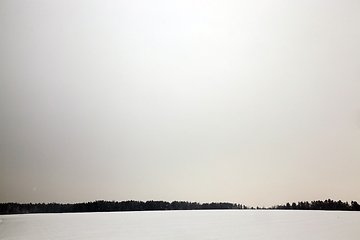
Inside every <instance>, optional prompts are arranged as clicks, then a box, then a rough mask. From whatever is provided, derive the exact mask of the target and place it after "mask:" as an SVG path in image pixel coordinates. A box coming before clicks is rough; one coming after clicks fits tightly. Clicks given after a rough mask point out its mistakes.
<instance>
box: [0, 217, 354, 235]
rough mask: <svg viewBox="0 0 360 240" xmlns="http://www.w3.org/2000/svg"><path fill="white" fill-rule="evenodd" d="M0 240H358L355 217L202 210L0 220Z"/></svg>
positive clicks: (3, 218)
mask: <svg viewBox="0 0 360 240" xmlns="http://www.w3.org/2000/svg"><path fill="white" fill-rule="evenodd" d="M0 219H1V220H2V221H1V220H0V239H8V240H10V239H11V240H16V239H19V240H20V239H30V240H33V239H36V240H41V239H63V240H66V239H69V240H70V239H71V240H78V239H87V240H88V239H96V240H98V239H126V240H131V239H157V240H158V239H187V240H189V239H223V240H225V239H270V240H281V239H284V240H285V239H286V240H289V239H291V240H299V239H306V240H310V239H314V240H315V239H316V240H321V239H326V240H331V239H341V240H345V239H346V240H355V239H356V240H358V239H360V227H359V226H360V212H341V211H292V210H282V211H281V210H202V211H195V210H189V211H153V212H108V213H63V214H25V215H0Z"/></svg>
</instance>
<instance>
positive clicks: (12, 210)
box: [0, 199, 360, 214]
mask: <svg viewBox="0 0 360 240" xmlns="http://www.w3.org/2000/svg"><path fill="white" fill-rule="evenodd" d="M201 209H255V208H254V207H248V206H246V205H243V204H237V203H226V202H219V203H215V202H212V203H197V202H186V201H174V202H171V203H170V202H165V201H146V202H142V201H133V200H132V201H122V202H117V201H103V200H101V201H95V202H87V203H74V204H71V203H66V204H62V203H35V204H33V203H25V204H21V203H0V214H23V213H67V212H113V211H153V210H201ZM256 209H296V210H342V211H360V206H359V204H358V203H357V202H356V201H351V204H349V203H348V202H342V201H341V200H339V201H333V200H331V199H328V200H325V201H320V200H318V201H311V202H307V201H306V202H298V203H295V202H294V203H292V204H290V203H286V204H285V205H277V206H273V207H270V208H259V207H256Z"/></svg>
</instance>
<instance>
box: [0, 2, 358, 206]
mask: <svg viewBox="0 0 360 240" xmlns="http://www.w3.org/2000/svg"><path fill="white" fill-rule="evenodd" d="M359 12H360V2H359V1H357V0H354V1H350V0H349V1H270V0H269V1H10V0H9V1H1V3H0V35H1V37H0V202H22V203H25V202H62V203H66V202H84V201H94V200H98V199H104V200H117V201H122V200H130V199H134V200H142V201H146V200H164V201H173V200H186V201H197V202H212V201H226V202H237V203H243V204H246V205H250V206H257V205H258V206H271V205H275V204H284V203H286V202H292V201H295V202H297V201H305V200H309V201H311V200H318V199H320V200H325V199H328V198H331V199H334V200H339V199H341V200H343V201H351V200H357V201H359V200H360V190H359V183H360V44H359V43H360V27H359V26H360V14H359Z"/></svg>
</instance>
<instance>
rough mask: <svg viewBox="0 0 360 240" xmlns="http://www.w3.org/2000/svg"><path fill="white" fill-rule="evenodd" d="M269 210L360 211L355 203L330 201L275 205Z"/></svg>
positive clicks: (359, 206) (359, 207)
mask: <svg viewBox="0 0 360 240" xmlns="http://www.w3.org/2000/svg"><path fill="white" fill-rule="evenodd" d="M271 209H293V210H297V209H299V210H342V211H360V205H359V204H358V203H357V202H356V201H351V203H350V204H349V203H348V202H342V201H341V200H339V201H333V200H331V199H328V200H325V201H320V200H318V201H311V202H308V201H305V202H298V203H297V204H296V203H295V202H293V203H292V204H290V203H286V204H285V205H277V206H274V207H271Z"/></svg>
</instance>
